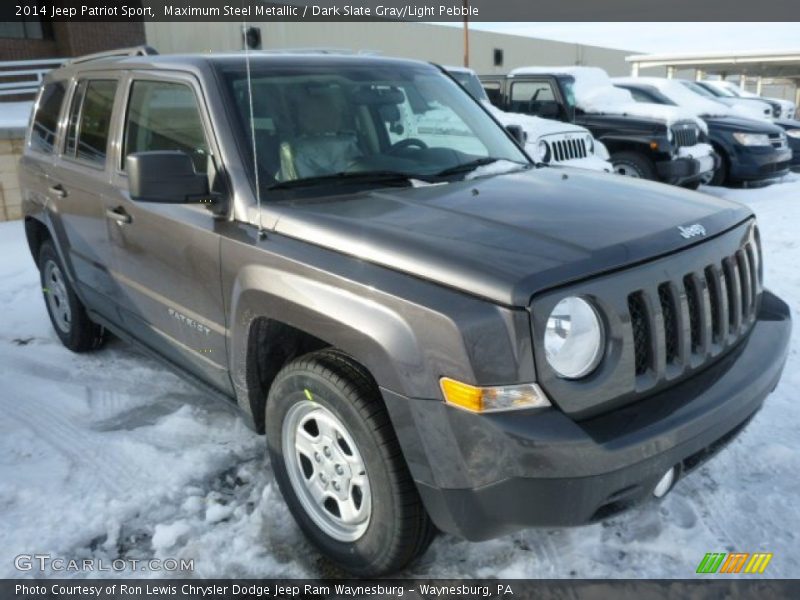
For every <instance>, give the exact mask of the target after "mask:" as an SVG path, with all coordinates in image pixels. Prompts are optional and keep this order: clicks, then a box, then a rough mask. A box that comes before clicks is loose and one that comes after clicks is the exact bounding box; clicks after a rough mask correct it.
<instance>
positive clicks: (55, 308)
mask: <svg viewBox="0 0 800 600" xmlns="http://www.w3.org/2000/svg"><path fill="white" fill-rule="evenodd" d="M44 281H45V288H44V295H45V297H46V298H47V305H48V307H49V308H50V314H52V315H53V319H54V320H55V322H56V325H58V328H59V329H60V330H61V331H63V332H64V333H69V330H70V327H72V311H71V310H70V308H69V297H68V296H67V285H66V283H65V282H64V275H63V273H61V269H60V268H59V266H58V265H57V264H56V263H55V262H54V261H52V260H48V261H47V263H46V264H45V266H44Z"/></svg>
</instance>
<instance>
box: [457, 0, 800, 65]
mask: <svg viewBox="0 0 800 600" xmlns="http://www.w3.org/2000/svg"><path fill="white" fill-rule="evenodd" d="M699 1H702V0H698V2H699ZM470 27H472V28H474V29H486V30H490V31H499V32H502V33H512V34H516V35H525V36H530V37H538V38H547V39H552V40H559V41H563V42H576V43H583V44H589V45H593V46H605V47H608V48H620V49H623V50H637V51H641V52H647V53H652V52H695V51H720V52H723V51H728V50H739V51H742V50H800V23H477V22H475V23H471V24H470Z"/></svg>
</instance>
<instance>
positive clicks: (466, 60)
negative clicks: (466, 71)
mask: <svg viewBox="0 0 800 600" xmlns="http://www.w3.org/2000/svg"><path fill="white" fill-rule="evenodd" d="M468 14H469V0H464V66H465V67H467V68H469V17H468V16H467V15H468Z"/></svg>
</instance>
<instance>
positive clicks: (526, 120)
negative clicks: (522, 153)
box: [484, 101, 591, 142]
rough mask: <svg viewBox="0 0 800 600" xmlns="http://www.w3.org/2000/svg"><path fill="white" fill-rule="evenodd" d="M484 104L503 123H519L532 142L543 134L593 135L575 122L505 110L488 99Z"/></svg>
mask: <svg viewBox="0 0 800 600" xmlns="http://www.w3.org/2000/svg"><path fill="white" fill-rule="evenodd" d="M484 105H485V106H486V109H487V110H488V111H489V112H491V113H492V114H493V115H494V117H495V118H496V119H497V120H498V121H500V122H501V123H502V124H503V125H519V126H520V127H522V129H523V130H524V131H525V133H527V134H528V140H529V141H531V142H533V141H535V140H538V139H539V138H540V137H542V136H545V135H553V134H558V133H582V134H584V135H591V134H590V133H589V130H588V129H586V128H585V127H581V126H580V125H575V124H573V123H564V122H563V121H553V120H552V119H542V118H541V117H534V116H532V115H523V114H521V113H510V112H505V111H503V110H500V109H499V108H497V107H496V106H494V105H493V104H491V103H490V102H488V101H487V102H485V103H484Z"/></svg>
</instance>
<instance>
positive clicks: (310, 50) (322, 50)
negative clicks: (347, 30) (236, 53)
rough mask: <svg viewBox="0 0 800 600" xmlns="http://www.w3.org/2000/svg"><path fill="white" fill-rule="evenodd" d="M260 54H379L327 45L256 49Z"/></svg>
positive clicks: (371, 51)
mask: <svg viewBox="0 0 800 600" xmlns="http://www.w3.org/2000/svg"><path fill="white" fill-rule="evenodd" d="M255 52H260V53H262V54H344V55H362V56H364V55H374V54H380V51H376V50H351V49H350V48H332V47H331V48H327V47H324V46H322V47H313V46H312V47H305V48H303V47H301V48H275V49H268V50H256V51H255Z"/></svg>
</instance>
